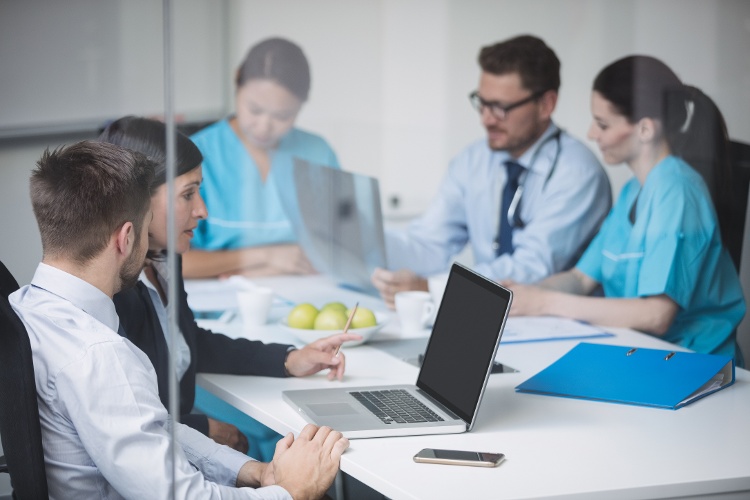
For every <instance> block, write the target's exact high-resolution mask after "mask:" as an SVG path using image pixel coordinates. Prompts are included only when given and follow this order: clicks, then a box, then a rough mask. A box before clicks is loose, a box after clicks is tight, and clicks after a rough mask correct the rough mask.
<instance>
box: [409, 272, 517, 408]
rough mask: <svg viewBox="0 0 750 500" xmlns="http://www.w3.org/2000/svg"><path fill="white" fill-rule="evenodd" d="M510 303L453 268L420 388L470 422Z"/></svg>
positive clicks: (496, 288) (486, 283) (504, 293)
mask: <svg viewBox="0 0 750 500" xmlns="http://www.w3.org/2000/svg"><path fill="white" fill-rule="evenodd" d="M510 301H511V293H510V291H508V290H506V289H505V288H503V287H501V286H500V285H498V284H497V283H495V282H492V281H490V280H488V279H486V278H484V277H482V276H480V275H478V274H476V273H474V272H472V271H469V270H468V269H466V268H464V267H463V266H461V265H459V264H454V265H453V268H452V269H451V273H450V276H449V278H448V283H447V285H446V287H445V293H444V295H443V300H442V302H441V304H440V310H439V311H438V315H437V318H436V319H435V326H434V327H433V329H432V335H431V336H430V342H429V344H427V350H426V351H425V356H424V362H423V363H422V369H421V371H420V372H419V377H418V379H417V387H419V388H420V389H422V390H423V391H425V392H426V393H427V394H429V395H430V397H432V398H434V399H435V400H437V401H439V402H440V403H441V404H442V405H444V406H446V407H447V408H448V409H450V410H451V411H452V412H453V413H455V414H456V415H458V416H459V417H461V418H462V419H463V420H465V421H466V422H469V423H471V422H472V420H473V418H474V416H475V415H476V410H477V406H478V404H479V400H480V398H481V396H482V391H483V389H484V384H485V380H486V378H487V377H488V376H489V373H490V366H491V365H492V362H493V361H494V358H495V351H496V346H497V343H498V341H499V339H500V335H501V334H502V328H503V324H504V322H505V318H506V316H507V312H508V309H509V306H510Z"/></svg>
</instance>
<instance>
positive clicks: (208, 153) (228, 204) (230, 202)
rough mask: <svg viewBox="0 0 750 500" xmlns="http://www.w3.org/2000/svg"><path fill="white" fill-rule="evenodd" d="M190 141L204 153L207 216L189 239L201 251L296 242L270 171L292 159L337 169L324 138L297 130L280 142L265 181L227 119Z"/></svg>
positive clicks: (196, 135) (331, 152)
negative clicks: (191, 238)
mask: <svg viewBox="0 0 750 500" xmlns="http://www.w3.org/2000/svg"><path fill="white" fill-rule="evenodd" d="M191 139H192V140H193V142H195V144H196V145H197V146H198V148H199V149H200V151H201V153H202V154H203V184H202V185H201V195H202V196H203V199H204V200H205V201H206V208H207V209H208V219H206V220H203V221H200V222H199V223H198V228H197V229H196V231H195V236H194V237H193V240H192V242H191V245H192V247H193V248H196V249H200V250H234V249H238V248H245V247H253V246H260V245H272V244H278V243H289V242H295V241H296V239H297V238H296V237H295V235H294V231H293V228H292V225H291V223H290V222H289V219H288V218H287V216H286V213H285V212H284V209H283V207H282V205H281V200H280V197H279V195H278V192H277V190H278V189H285V186H283V185H278V184H277V176H276V175H274V172H275V171H278V170H279V169H280V168H282V169H283V167H284V166H286V165H290V166H291V164H292V162H293V158H294V157H298V158H301V159H303V160H306V161H308V162H310V163H314V164H317V165H324V166H328V167H332V168H339V163H338V160H337V159H336V154H335V153H334V152H333V149H331V147H330V146H329V145H328V143H327V142H326V141H325V140H324V139H323V138H322V137H320V136H317V135H315V134H311V133H309V132H305V131H302V130H300V129H297V128H292V129H291V130H290V131H289V132H288V133H287V134H286V135H285V136H284V137H282V139H281V140H280V141H279V146H278V148H277V149H276V150H275V151H274V152H273V155H272V158H271V170H270V172H269V173H268V176H267V177H266V181H265V182H263V180H262V179H261V177H260V173H259V172H258V168H257V166H256V164H255V162H254V161H253V159H252V158H251V157H250V155H249V154H248V152H247V150H246V149H245V146H244V145H243V144H242V142H241V141H240V139H239V137H237V134H235V132H234V130H232V127H231V126H230V125H229V119H225V120H222V121H220V122H216V123H214V124H213V125H210V126H208V127H206V128H205V129H203V130H201V131H199V132H197V133H196V134H194V135H193V136H192V137H191Z"/></svg>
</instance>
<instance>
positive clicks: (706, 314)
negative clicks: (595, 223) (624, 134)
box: [576, 156, 745, 356]
mask: <svg viewBox="0 0 750 500" xmlns="http://www.w3.org/2000/svg"><path fill="white" fill-rule="evenodd" d="M634 203H635V204H636V216H635V223H631V221H630V217H629V214H630V211H631V208H632V206H633V204H634ZM576 268H577V269H578V270H580V271H581V272H583V273H584V274H586V275H587V276H590V277H591V278H592V279H594V280H596V281H597V282H599V283H601V285H602V287H603V288H604V294H605V295H606V296H607V297H620V298H631V297H648V296H653V295H660V294H666V295H667V296H669V297H670V298H671V299H672V300H674V301H675V302H676V303H677V305H678V306H679V311H678V313H677V315H676V317H675V319H674V321H673V323H672V325H671V327H670V328H669V330H668V331H667V333H666V334H665V335H664V336H663V339H664V340H666V341H668V342H672V343H674V344H679V345H681V346H684V347H687V348H689V349H692V350H694V351H697V352H704V353H716V354H726V355H730V356H733V355H734V351H735V329H736V327H737V325H738V324H739V322H740V321H741V320H742V317H743V316H744V314H745V301H744V298H743V295H742V289H741V287H740V282H739V278H738V276H737V273H736V271H735V269H734V265H733V264H732V260H731V258H730V256H729V253H728V252H727V251H726V249H725V248H724V247H723V245H722V243H721V237H720V233H719V226H718V223H717V219H716V213H715V210H714V207H713V204H712V202H711V197H710V195H709V193H708V190H707V188H706V185H705V183H704V182H703V178H702V177H701V176H700V174H698V173H697V172H696V171H695V170H693V169H692V168H691V167H690V166H689V165H688V164H687V163H685V162H684V161H683V160H681V159H679V158H676V157H674V156H668V157H667V158H665V159H664V160H662V161H661V162H660V163H659V164H657V165H656V166H655V167H654V168H653V170H652V171H651V172H650V173H649V175H648V177H647V178H646V182H645V183H644V185H643V187H641V186H640V184H639V183H638V180H637V179H636V178H633V179H631V180H630V181H629V182H628V183H627V184H625V186H624V187H623V189H622V192H621V194H620V197H619V199H618V200H617V203H616V204H615V206H614V207H613V208H612V210H611V212H610V213H609V215H608V216H607V218H606V219H605V221H604V223H603V225H602V227H601V229H600V230H599V233H598V234H597V236H596V237H595V238H594V240H593V241H592V242H591V244H590V245H589V247H588V249H587V250H586V252H585V253H584V255H583V256H582V257H581V259H580V260H579V261H578V264H577V265H576Z"/></svg>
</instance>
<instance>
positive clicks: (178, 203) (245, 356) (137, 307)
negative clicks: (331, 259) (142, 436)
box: [99, 116, 359, 460]
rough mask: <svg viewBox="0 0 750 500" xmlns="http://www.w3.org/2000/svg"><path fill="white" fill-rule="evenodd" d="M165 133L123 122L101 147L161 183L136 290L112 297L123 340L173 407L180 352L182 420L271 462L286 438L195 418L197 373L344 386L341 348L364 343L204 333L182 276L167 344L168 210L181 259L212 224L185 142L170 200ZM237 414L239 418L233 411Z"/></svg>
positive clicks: (196, 160) (194, 152)
mask: <svg viewBox="0 0 750 500" xmlns="http://www.w3.org/2000/svg"><path fill="white" fill-rule="evenodd" d="M165 137H166V127H165V126H164V124H163V123H161V122H158V121H155V120H148V119H145V118H137V117H132V116H129V117H125V118H121V119H119V120H117V121H115V122H113V123H112V124H111V125H109V126H108V127H107V128H106V129H105V131H104V132H103V133H102V135H101V136H100V137H99V140H100V141H103V142H109V143H112V144H117V145H119V146H122V147H125V148H128V149H132V150H135V151H139V152H141V153H144V154H145V155H147V156H148V157H149V158H150V159H151V160H153V161H154V165H155V177H154V181H153V184H152V186H151V196H152V197H151V209H152V212H153V219H152V221H151V223H150V224H149V228H148V233H149V234H148V236H149V251H148V254H147V257H146V261H145V263H144V267H143V272H142V273H141V276H140V280H139V281H138V284H137V285H136V286H135V287H134V288H131V289H128V290H124V291H122V292H120V293H118V294H116V295H115V297H114V302H115V307H116V308H117V313H118V315H119V316H120V323H121V332H120V333H121V334H123V335H125V336H126V337H127V338H128V339H129V340H130V341H131V342H133V343H134V344H135V345H136V346H138V347H139V348H140V349H141V350H142V351H143V352H144V353H145V354H146V355H148V357H149V359H151V362H152V363H153V365H154V369H155V370H156V375H157V379H158V387H159V396H160V398H161V400H162V403H164V406H166V407H168V401H169V386H168V381H169V371H168V370H169V352H170V350H174V351H175V360H176V362H175V369H176V371H177V379H178V380H179V381H180V395H179V396H180V398H179V400H180V421H181V422H184V423H185V424H187V425H189V426H191V427H193V428H195V429H197V430H199V431H201V432H202V433H204V434H206V435H208V436H209V437H211V438H212V439H214V440H215V441H217V442H219V443H222V444H226V445H228V446H231V447H233V448H235V449H237V450H240V451H243V452H247V451H248V440H247V437H246V435H245V434H250V435H251V439H252V443H251V444H252V446H250V448H251V455H253V456H254V457H256V458H258V459H261V460H271V458H272V457H273V450H274V447H275V442H276V440H277V439H276V438H277V437H280V436H278V435H277V434H276V433H274V432H273V431H271V430H270V429H268V428H266V427H264V426H262V425H261V424H260V423H258V422H256V421H254V420H252V419H250V417H247V416H245V415H240V417H244V418H242V420H243V422H235V424H237V425H240V426H241V427H242V431H240V430H239V429H238V428H237V425H235V424H233V423H227V422H225V421H224V420H227V419H226V418H221V417H222V416H221V415H208V416H207V415H198V414H192V413H191V412H192V410H193V405H194V404H195V393H196V387H195V374H196V373H197V372H207V373H226V374H235V375H264V376H270V377H284V376H305V375H311V374H313V373H317V372H319V371H321V370H324V369H329V370H330V371H329V374H328V377H329V378H330V379H333V378H338V379H341V378H342V377H343V374H344V367H345V363H344V358H343V356H338V357H336V356H334V352H335V351H336V349H337V347H338V346H339V345H340V344H341V343H343V342H345V341H347V340H354V339H359V336H357V335H351V334H347V335H343V334H338V335H332V336H330V337H327V338H325V339H321V340H318V341H316V342H313V343H311V344H309V345H307V346H305V347H303V348H302V349H295V348H294V346H291V345H282V344H264V343H262V342H259V341H250V340H246V339H230V338H229V337H226V336H224V335H221V334H216V333H213V332H211V331H209V330H205V329H202V328H200V327H199V326H198V325H197V324H196V322H195V318H194V317H193V313H192V311H191V310H190V307H189V306H188V302H187V293H186V292H185V287H184V282H183V279H182V275H181V270H182V268H181V264H182V262H181V260H180V259H178V262H177V272H178V275H177V276H176V277H175V278H176V279H177V291H178V295H179V297H178V321H177V326H178V330H179V332H178V335H176V346H174V347H172V346H169V345H168V341H167V337H166V336H165V335H164V332H165V331H166V323H167V319H166V318H167V314H166V306H167V283H168V280H169V279H170V277H169V268H168V266H167V265H166V258H165V253H166V247H167V240H168V238H167V207H168V205H172V206H173V207H174V213H175V241H176V248H175V253H176V254H178V255H181V254H182V253H184V252H185V251H187V250H188V249H189V248H190V239H191V238H192V236H193V230H194V229H195V227H196V226H197V224H198V221H199V220H201V219H204V218H206V217H207V213H206V205H205V204H204V203H203V199H202V198H201V195H200V192H199V188H200V184H201V180H202V169H201V162H202V160H203V158H202V156H201V153H200V151H199V150H198V148H197V147H196V146H195V145H194V144H193V143H192V142H191V141H190V139H188V138H187V137H186V136H184V135H182V134H179V133H178V135H177V140H176V159H175V163H176V165H175V166H176V174H175V189H174V199H173V200H169V199H168V198H167V189H166V187H167V186H166V142H165ZM235 414H239V412H236V411H235Z"/></svg>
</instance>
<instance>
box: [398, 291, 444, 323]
mask: <svg viewBox="0 0 750 500" xmlns="http://www.w3.org/2000/svg"><path fill="white" fill-rule="evenodd" d="M395 301H396V314H398V319H399V321H400V322H401V330H402V331H404V332H407V333H414V332H418V331H420V330H422V329H423V328H424V327H425V326H427V324H428V322H429V321H430V319H432V313H433V311H434V310H435V305H434V304H433V303H432V299H431V298H430V293H429V292H422V291H408V292H398V293H396V297H395Z"/></svg>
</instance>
